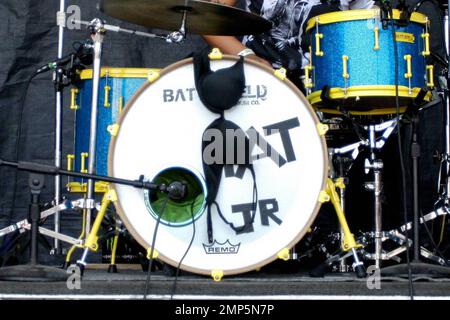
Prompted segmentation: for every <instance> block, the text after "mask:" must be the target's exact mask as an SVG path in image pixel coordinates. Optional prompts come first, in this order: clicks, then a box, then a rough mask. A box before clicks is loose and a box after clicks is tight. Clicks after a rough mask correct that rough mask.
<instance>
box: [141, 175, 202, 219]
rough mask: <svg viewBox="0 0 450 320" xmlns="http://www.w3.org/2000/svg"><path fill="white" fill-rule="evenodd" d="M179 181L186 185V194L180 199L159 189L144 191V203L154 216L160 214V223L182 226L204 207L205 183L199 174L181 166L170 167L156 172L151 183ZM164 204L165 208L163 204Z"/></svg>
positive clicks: (156, 217)
mask: <svg viewBox="0 0 450 320" xmlns="http://www.w3.org/2000/svg"><path fill="white" fill-rule="evenodd" d="M174 181H180V182H183V183H185V184H186V186H187V195H186V197H185V198H184V199H182V200H180V201H176V200H172V199H168V195H167V194H165V193H162V192H159V191H150V192H149V191H148V190H146V191H145V205H146V207H147V210H148V211H149V212H150V214H151V215H152V216H153V217H154V218H155V219H158V217H159V216H160V215H161V214H162V216H161V223H162V224H165V225H167V226H173V227H182V226H185V225H188V224H190V223H192V222H193V221H195V220H196V219H198V218H199V217H200V216H201V215H202V214H203V212H204V211H205V207H206V201H205V199H206V183H205V182H204V179H203V177H201V176H200V174H195V173H194V172H193V171H191V170H189V169H186V168H181V167H172V168H168V169H165V170H163V171H161V172H160V173H158V174H157V175H156V176H155V178H154V179H153V183H156V184H165V185H166V186H168V185H170V184H171V183H172V182H174ZM165 203H167V204H166V206H165V208H164V205H165Z"/></svg>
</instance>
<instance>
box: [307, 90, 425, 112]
mask: <svg viewBox="0 0 450 320" xmlns="http://www.w3.org/2000/svg"><path fill="white" fill-rule="evenodd" d="M420 90H421V88H417V87H414V88H411V93H410V89H409V88H408V87H405V86H398V96H399V97H401V98H410V99H414V98H416V97H417V95H418V94H419V92H420ZM321 94H322V90H318V91H314V92H312V93H311V94H310V95H308V97H307V98H308V100H309V102H310V103H311V104H312V105H315V104H317V103H320V102H322V98H321ZM396 95H397V94H396V88H395V86H392V85H373V86H352V87H348V88H347V93H344V91H343V89H342V88H339V87H333V88H330V92H329V97H330V98H331V99H347V98H356V97H395V96H396ZM431 99H432V94H431V92H429V93H427V94H426V95H425V97H424V100H425V101H430V100H431ZM389 107H393V106H388V107H386V108H389ZM381 109H384V108H381Z"/></svg>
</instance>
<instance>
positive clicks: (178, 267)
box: [170, 200, 195, 300]
mask: <svg viewBox="0 0 450 320" xmlns="http://www.w3.org/2000/svg"><path fill="white" fill-rule="evenodd" d="M194 203H195V200H194V201H192V203H191V219H192V237H191V241H190V242H189V245H188V247H187V249H186V251H185V252H184V255H183V257H182V258H181V260H180V262H178V266H177V270H176V272H175V280H174V282H173V286H172V292H171V294H170V300H172V299H173V296H174V295H175V292H176V291H177V283H178V275H179V274H180V268H181V264H182V263H183V260H184V258H186V256H187V254H188V253H189V251H190V250H191V247H192V244H193V243H194V239H195V219H194Z"/></svg>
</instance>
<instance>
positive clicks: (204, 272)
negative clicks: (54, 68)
mask: <svg viewBox="0 0 450 320" xmlns="http://www.w3.org/2000/svg"><path fill="white" fill-rule="evenodd" d="M222 59H223V60H231V61H235V62H236V61H238V60H239V58H238V57H236V56H233V55H223V58H222ZM192 63H193V58H187V59H183V60H180V61H178V62H175V63H174V64H172V65H169V66H167V67H166V68H163V69H161V71H160V73H159V77H158V78H157V79H156V80H154V81H151V82H150V81H148V82H146V83H145V84H143V85H142V87H140V88H139V89H138V91H137V92H136V93H135V94H134V96H133V97H132V98H131V99H130V100H129V101H128V103H127V104H126V107H125V108H124V111H123V112H122V114H121V115H120V117H119V120H118V122H117V124H118V125H119V128H120V126H121V125H122V123H123V121H124V119H125V118H126V116H127V113H128V111H129V110H130V109H131V107H132V106H133V104H134V102H135V101H136V100H137V99H138V98H139V97H140V95H141V94H142V93H144V92H145V91H146V90H147V88H148V87H150V86H151V85H152V84H153V83H155V82H156V81H158V80H159V79H161V78H163V77H164V75H165V74H167V73H170V72H172V71H174V70H176V69H178V68H179V67H181V66H184V65H186V64H192ZM245 63H248V64H251V65H254V66H257V67H259V68H261V69H263V70H264V71H266V72H267V73H269V74H270V76H272V77H275V76H276V75H275V74H274V70H273V69H272V68H270V67H268V66H266V65H264V64H262V63H260V62H257V61H253V60H251V59H245ZM282 81H283V83H284V84H286V85H287V86H288V87H289V88H290V89H291V90H293V91H294V93H295V94H296V95H297V96H298V98H299V99H300V100H301V101H302V103H303V104H304V107H306V109H307V111H308V113H309V114H310V115H311V117H312V118H313V119H314V121H315V122H316V123H317V125H319V124H320V121H319V118H318V117H317V115H316V113H315V112H314V109H313V108H312V107H311V104H310V103H309V101H308V100H307V99H306V98H305V96H304V95H303V94H302V93H301V91H300V90H299V89H298V88H297V87H296V86H295V85H294V84H293V83H292V82H291V81H290V80H289V79H287V78H286V79H283V80H282ZM302 107H303V106H302ZM116 139H117V137H116V136H112V138H111V142H110V145H109V151H108V175H110V176H114V173H113V170H112V168H113V156H114V151H115V144H116ZM320 141H321V148H322V154H323V172H324V175H323V177H324V179H323V181H322V187H321V190H326V186H327V178H328V174H327V173H328V169H329V167H328V157H327V155H328V151H327V145H326V140H325V135H324V134H320ZM110 189H113V190H114V189H115V185H114V184H111V185H110ZM318 196H319V195H318ZM321 205H322V204H321V203H320V202H319V201H317V203H316V205H315V207H314V210H313V212H312V213H311V215H310V217H309V219H308V222H307V224H306V226H305V228H304V229H303V230H300V232H299V233H298V234H297V236H296V237H295V238H294V239H292V240H291V242H290V243H289V244H288V245H287V246H286V247H287V248H289V249H290V248H292V247H293V246H294V245H295V244H297V243H298V242H299V241H300V240H301V239H302V238H303V237H304V236H305V234H306V233H307V232H308V230H309V228H310V226H311V225H312V223H313V222H314V220H315V219H316V217H317V214H318V212H319V209H320V207H321ZM114 206H115V208H116V211H117V213H118V214H119V217H120V219H121V220H122V221H123V222H124V224H125V226H126V227H127V229H128V231H129V232H130V234H131V235H132V236H133V237H134V239H135V240H136V241H137V242H138V243H139V244H140V245H141V246H142V247H143V248H145V249H146V250H147V249H148V248H151V243H147V241H145V240H144V239H143V238H142V237H141V235H140V234H139V233H138V232H137V231H136V229H135V228H134V227H133V224H132V223H131V222H130V220H129V219H128V216H127V214H126V213H125V210H123V208H122V206H121V204H120V199H119V198H118V199H117V201H116V202H114ZM157 258H158V259H160V260H161V261H163V262H165V263H167V264H169V265H171V266H173V267H177V266H178V264H179V261H175V260H173V259H171V258H169V257H167V256H165V255H164V253H163V252H158V257H157ZM279 258H280V257H279V256H278V252H275V253H274V254H273V255H272V256H270V257H268V258H267V259H264V260H262V261H260V262H258V263H255V264H252V265H249V266H246V267H242V268H236V269H233V270H223V275H224V276H227V275H235V274H241V273H245V272H249V271H254V270H257V269H259V268H261V267H263V266H265V265H267V264H269V263H270V262H273V261H275V260H276V259H279ZM180 268H181V269H182V270H185V271H188V272H192V273H196V274H202V275H207V276H211V275H212V271H213V270H209V269H201V268H195V267H191V266H185V265H183V264H181V266H180Z"/></svg>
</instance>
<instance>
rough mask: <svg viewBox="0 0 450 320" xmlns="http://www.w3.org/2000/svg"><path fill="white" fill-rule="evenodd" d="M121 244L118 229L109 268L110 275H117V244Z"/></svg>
mask: <svg viewBox="0 0 450 320" xmlns="http://www.w3.org/2000/svg"><path fill="white" fill-rule="evenodd" d="M118 242H119V230H118V229H117V227H116V233H115V235H114V240H113V245H112V250H111V262H110V264H109V267H108V272H109V273H117V265H116V253H117V243H118Z"/></svg>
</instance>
